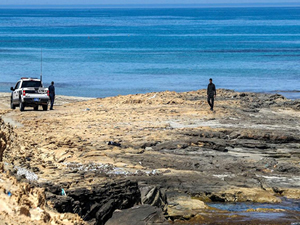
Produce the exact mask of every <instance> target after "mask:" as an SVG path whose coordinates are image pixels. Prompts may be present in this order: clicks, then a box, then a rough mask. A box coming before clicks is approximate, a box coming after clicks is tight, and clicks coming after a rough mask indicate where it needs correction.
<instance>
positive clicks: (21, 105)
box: [20, 101, 25, 112]
mask: <svg viewBox="0 0 300 225" xmlns="http://www.w3.org/2000/svg"><path fill="white" fill-rule="evenodd" d="M24 108H25V106H24V103H23V102H22V101H20V111H21V112H22V111H24Z"/></svg>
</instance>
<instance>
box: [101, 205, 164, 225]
mask: <svg viewBox="0 0 300 225" xmlns="http://www.w3.org/2000/svg"><path fill="white" fill-rule="evenodd" d="M133 224H135V225H148V224H151V225H155V224H170V223H168V222H167V220H166V219H165V217H164V216H163V211H162V210H161V209H160V208H157V207H155V206H150V205H140V206H135V207H133V208H130V209H125V210H122V211H119V210H117V211H115V212H114V213H113V216H112V218H111V219H110V220H108V221H107V223H106V225H133Z"/></svg>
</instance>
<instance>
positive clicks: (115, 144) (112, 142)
mask: <svg viewBox="0 0 300 225" xmlns="http://www.w3.org/2000/svg"><path fill="white" fill-rule="evenodd" d="M107 144H108V145H113V146H118V147H121V144H120V143H118V142H114V141H109V142H108V143H107Z"/></svg>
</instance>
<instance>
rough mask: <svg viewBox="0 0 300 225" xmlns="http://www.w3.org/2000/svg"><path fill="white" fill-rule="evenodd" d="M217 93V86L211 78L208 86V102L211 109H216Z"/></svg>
mask: <svg viewBox="0 0 300 225" xmlns="http://www.w3.org/2000/svg"><path fill="white" fill-rule="evenodd" d="M216 95H217V91H216V86H215V85H214V84H213V82H212V79H211V78H210V79H209V84H208V86H207V102H208V104H209V106H210V110H211V111H213V110H214V101H215V97H216Z"/></svg>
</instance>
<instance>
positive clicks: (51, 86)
mask: <svg viewBox="0 0 300 225" xmlns="http://www.w3.org/2000/svg"><path fill="white" fill-rule="evenodd" d="M48 90H49V97H50V102H51V105H50V110H53V105H54V99H55V87H54V82H53V81H52V82H51V85H50V86H49V88H48Z"/></svg>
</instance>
